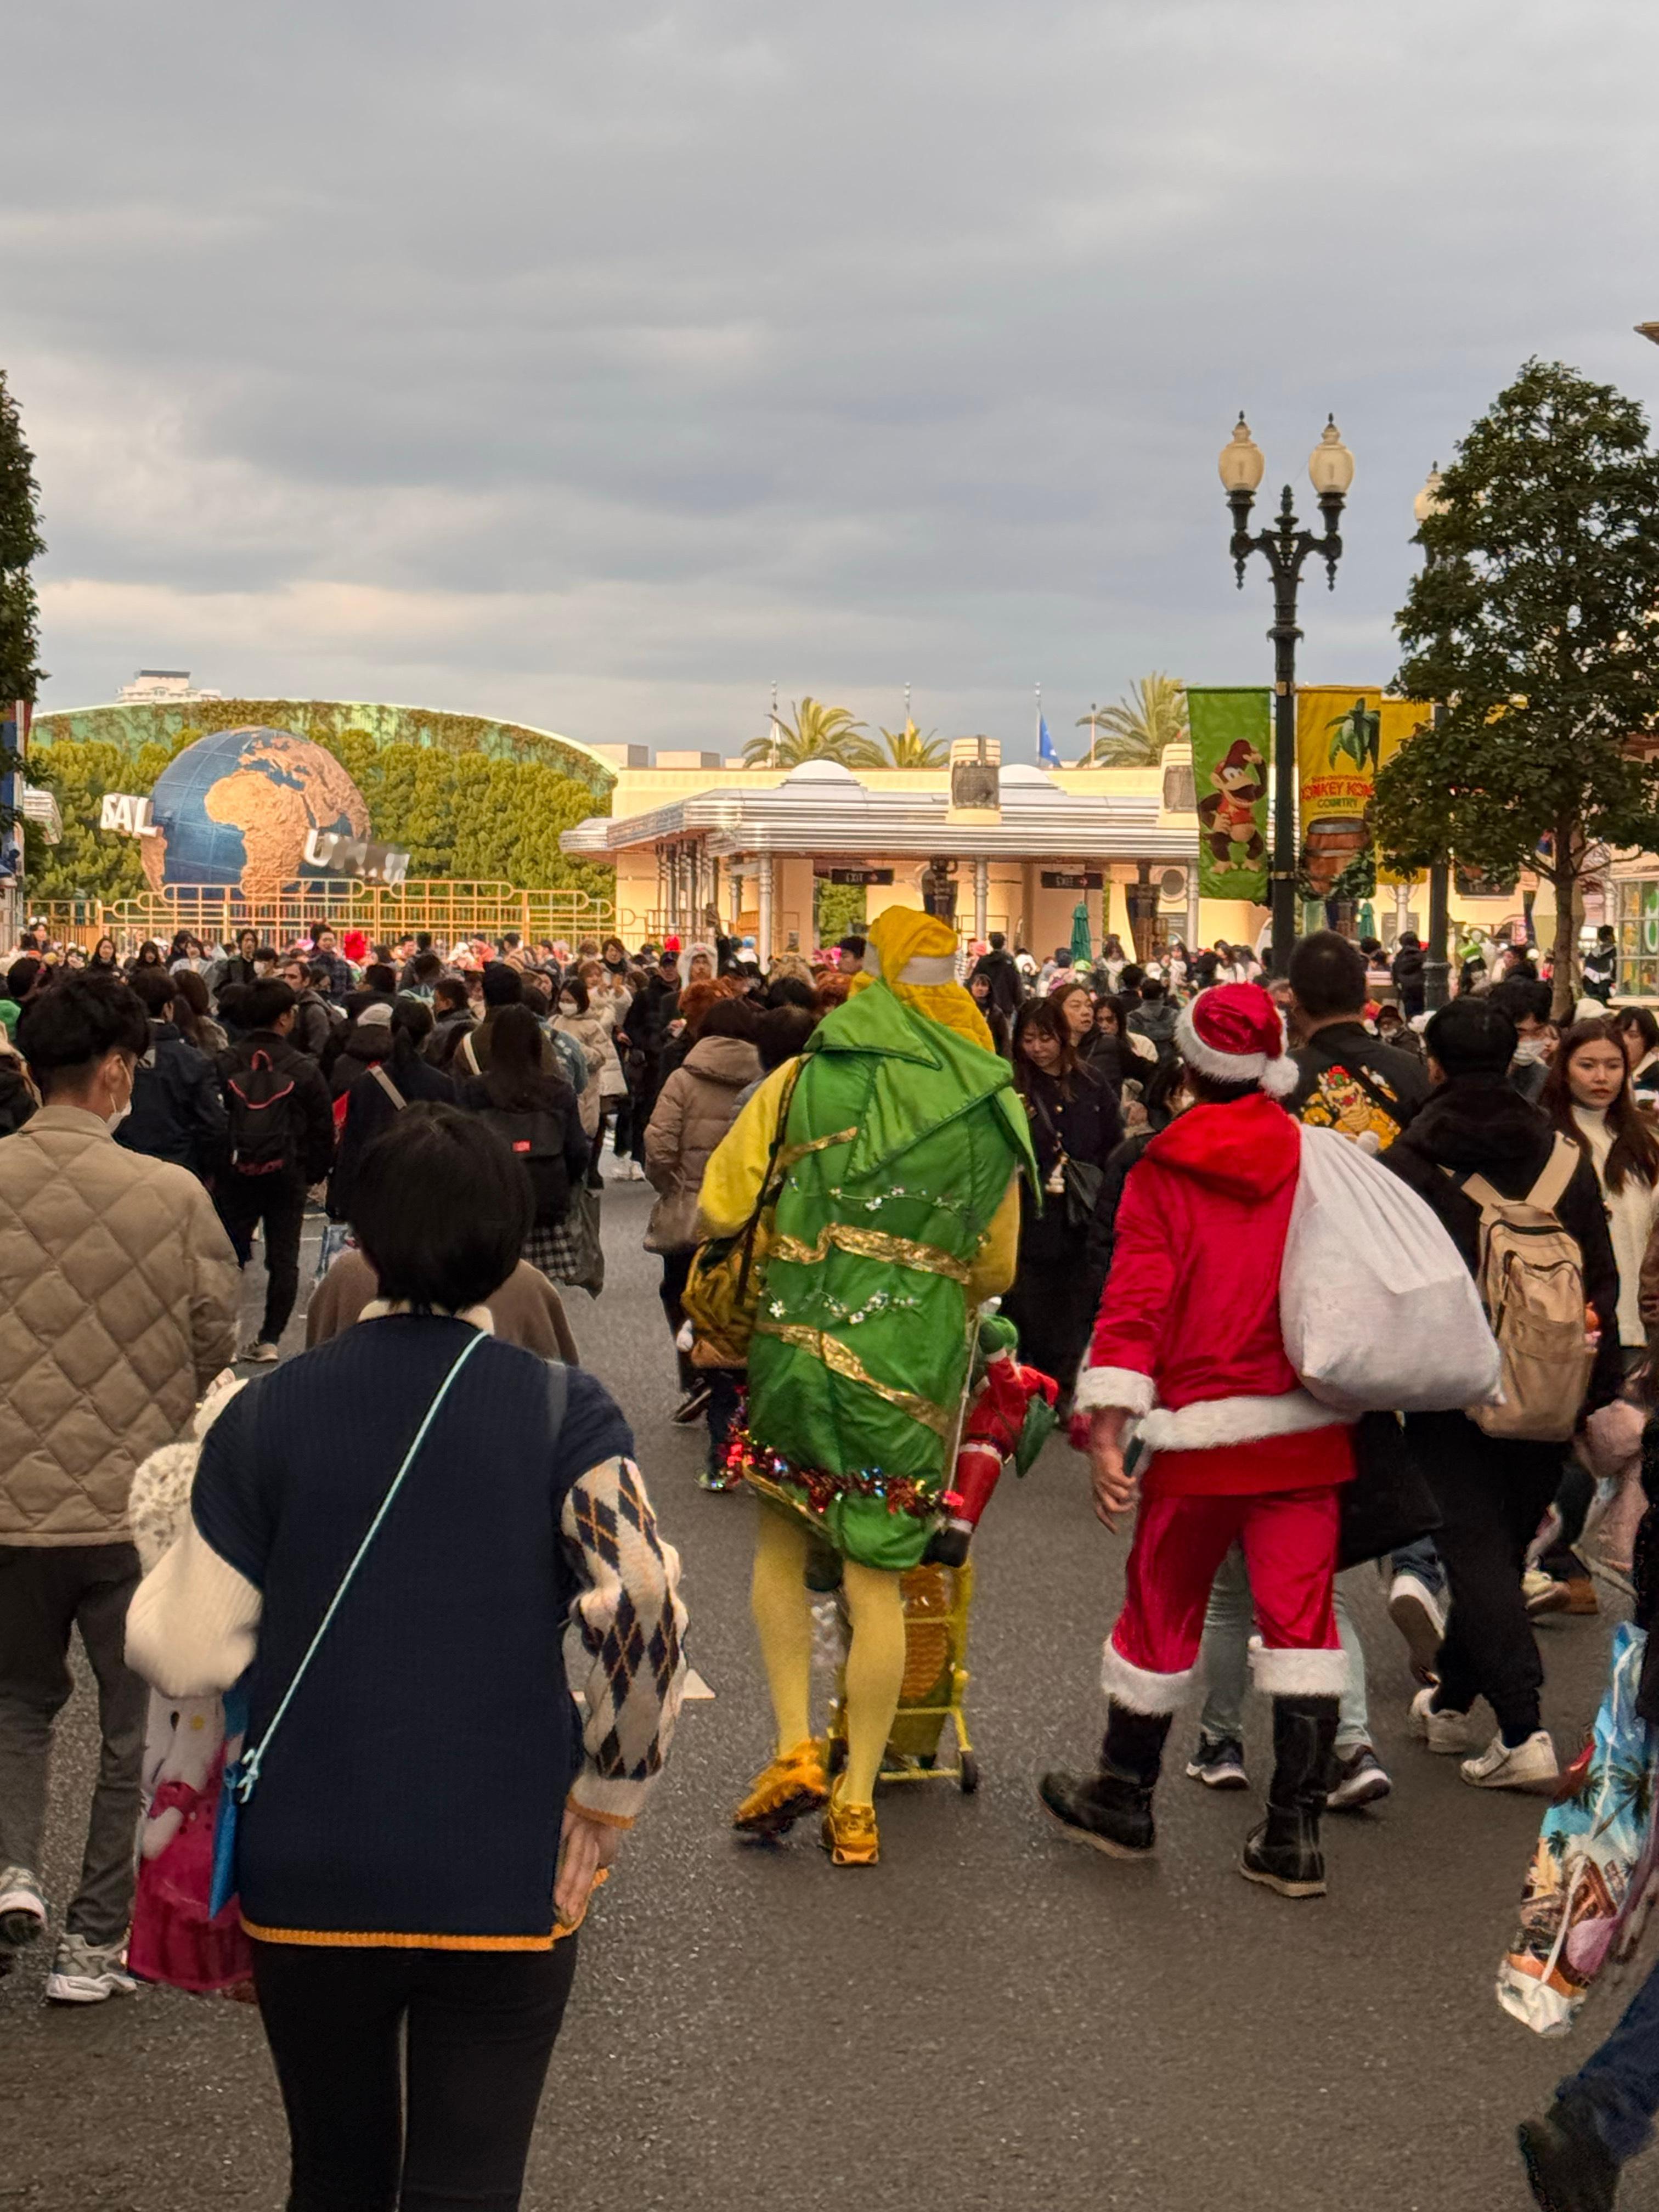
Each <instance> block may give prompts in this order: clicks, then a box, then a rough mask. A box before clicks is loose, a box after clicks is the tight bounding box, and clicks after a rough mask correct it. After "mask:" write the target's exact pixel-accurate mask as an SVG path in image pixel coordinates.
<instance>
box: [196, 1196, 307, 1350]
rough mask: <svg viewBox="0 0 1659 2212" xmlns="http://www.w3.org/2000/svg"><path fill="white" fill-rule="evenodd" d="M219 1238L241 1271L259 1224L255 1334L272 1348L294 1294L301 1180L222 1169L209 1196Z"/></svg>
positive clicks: (285, 1323) (297, 1280)
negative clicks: (260, 1287)
mask: <svg viewBox="0 0 1659 2212" xmlns="http://www.w3.org/2000/svg"><path fill="white" fill-rule="evenodd" d="M214 1203H215V1204H216V1206H217V1207H218V1209H219V1218H220V1220H221V1221H222V1222H223V1223H224V1225H225V1234H226V1235H227V1236H228V1237H229V1239H230V1241H231V1243H232V1244H233V1245H234V1247H235V1249H236V1263H237V1265H238V1267H246V1265H247V1263H248V1260H249V1257H250V1255H252V1250H253V1230H254V1225H255V1224H256V1223H263V1224H264V1232H265V1319H264V1328H261V1330H260V1331H259V1334H260V1337H261V1339H262V1340H263V1341H264V1343H266V1344H276V1343H279V1342H280V1341H281V1340H282V1334H283V1330H284V1329H285V1328H287V1327H288V1324H289V1316H290V1315H291V1314H292V1313H293V1311H294V1301H295V1298H296V1297H298V1296H299V1294H300V1229H301V1224H302V1222H303V1221H304V1219H305V1211H306V1185H305V1179H304V1177H303V1176H300V1175H298V1174H292V1173H281V1172H279V1173H278V1174H276V1175H264V1176H239V1175H238V1174H237V1173H236V1171H235V1170H234V1168H227V1169H226V1170H225V1171H224V1173H223V1174H222V1176H220V1178H219V1188H218V1189H217V1190H216V1192H215V1193H214Z"/></svg>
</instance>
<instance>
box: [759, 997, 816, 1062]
mask: <svg viewBox="0 0 1659 2212" xmlns="http://www.w3.org/2000/svg"><path fill="white" fill-rule="evenodd" d="M817 1025H818V1023H817V1015H816V1014H813V1013H810V1012H808V1011H807V1009H806V1008H805V1006H772V1007H770V1008H769V1010H768V1011H767V1012H765V1013H763V1015H762V1016H761V1018H760V1022H759V1024H758V1025H757V1029H756V1031H755V1045H756V1048H757V1051H758V1052H759V1054H760V1064H761V1066H763V1068H764V1069H765V1071H766V1073H768V1074H770V1073H772V1070H773V1069H774V1068H775V1067H781V1066H783V1063H784V1061H785V1060H793V1059H794V1057H795V1055H796V1054H797V1053H799V1052H801V1051H804V1050H805V1045H806V1040H807V1038H808V1037H810V1036H811V1034H812V1032H813V1030H815V1029H816V1028H817Z"/></svg>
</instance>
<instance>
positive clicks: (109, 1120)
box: [104, 1075, 134, 1133]
mask: <svg viewBox="0 0 1659 2212" xmlns="http://www.w3.org/2000/svg"><path fill="white" fill-rule="evenodd" d="M133 1081H134V1079H133V1077H131V1075H130V1076H128V1078H127V1097H126V1103H125V1105H124V1106H118V1107H117V1108H116V1109H115V1111H114V1112H113V1113H112V1114H106V1115H105V1116H104V1127H106V1129H108V1130H109V1131H110V1132H111V1133H113V1132H114V1131H115V1130H117V1129H118V1128H119V1127H120V1126H121V1124H122V1122H123V1121H125V1120H126V1118H127V1115H129V1114H131V1111H132V1085H133Z"/></svg>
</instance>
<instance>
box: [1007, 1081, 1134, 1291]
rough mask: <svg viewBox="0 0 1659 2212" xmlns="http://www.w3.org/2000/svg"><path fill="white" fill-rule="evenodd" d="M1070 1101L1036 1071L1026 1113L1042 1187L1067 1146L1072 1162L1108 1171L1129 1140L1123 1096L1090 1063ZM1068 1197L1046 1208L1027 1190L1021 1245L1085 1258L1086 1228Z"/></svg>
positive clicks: (1052, 1199) (1047, 1201)
mask: <svg viewBox="0 0 1659 2212" xmlns="http://www.w3.org/2000/svg"><path fill="white" fill-rule="evenodd" d="M1071 1092H1072V1095H1071V1097H1069V1098H1067V1097H1065V1096H1064V1095H1063V1094H1062V1091H1061V1086H1060V1085H1059V1084H1058V1083H1056V1082H1054V1080H1053V1079H1052V1078H1051V1077H1048V1076H1046V1075H1041V1074H1038V1073H1036V1070H1035V1069H1033V1070H1032V1071H1031V1072H1030V1084H1029V1087H1028V1089H1027V1091H1026V1093H1025V1109H1026V1112H1027V1113H1028V1114H1029V1115H1030V1122H1031V1149H1032V1150H1033V1151H1034V1152H1036V1163H1037V1176H1038V1181H1039V1183H1046V1182H1048V1177H1049V1176H1050V1175H1051V1174H1052V1172H1053V1170H1054V1163H1055V1161H1056V1160H1057V1159H1058V1158H1059V1157H1060V1151H1061V1148H1062V1147H1063V1148H1064V1150H1065V1152H1066V1157H1067V1158H1070V1159H1073V1160H1079V1161H1081V1162H1082V1163H1083V1164H1084V1165H1085V1166H1087V1167H1094V1168H1100V1169H1102V1170H1103V1169H1104V1168H1105V1165H1106V1163H1107V1161H1108V1160H1109V1158H1111V1156H1112V1154H1113V1152H1115V1151H1116V1149H1117V1147H1118V1146H1119V1145H1121V1143H1122V1141H1123V1116H1122V1115H1121V1114H1120V1113H1119V1111H1118V1104H1117V1094H1116V1092H1115V1091H1114V1090H1113V1089H1112V1087H1111V1085H1109V1084H1108V1083H1107V1082H1105V1081H1104V1080H1103V1079H1102V1078H1101V1077H1100V1076H1099V1075H1097V1073H1095V1071H1094V1070H1093V1068H1091V1066H1089V1065H1088V1064H1087V1062H1086V1061H1085V1062H1081V1063H1079V1066H1078V1067H1077V1068H1076V1069H1075V1070H1074V1071H1073V1075H1072V1079H1071ZM1086 1236H1087V1227H1086V1225H1085V1226H1084V1227H1081V1228H1075V1229H1074V1228H1073V1227H1071V1226H1070V1225H1068V1224H1067V1222H1066V1201H1065V1199H1064V1198H1063V1197H1060V1196H1056V1195H1055V1194H1053V1193H1049V1194H1047V1195H1046V1196H1045V1198H1044V1202H1043V1204H1042V1207H1041V1208H1039V1207H1038V1205H1037V1200H1036V1193H1035V1192H1033V1191H1031V1190H1030V1189H1029V1188H1024V1186H1022V1192H1021V1199H1020V1240H1021V1245H1022V1248H1024V1245H1025V1243H1027V1242H1028V1241H1029V1242H1030V1243H1031V1244H1032V1246H1033V1249H1036V1248H1038V1247H1040V1248H1041V1249H1042V1250H1044V1251H1051V1250H1052V1251H1054V1252H1056V1253H1057V1252H1058V1251H1060V1250H1062V1249H1064V1250H1066V1251H1075V1252H1077V1253H1078V1254H1079V1255H1081V1253H1082V1250H1083V1246H1084V1243H1085V1237H1086Z"/></svg>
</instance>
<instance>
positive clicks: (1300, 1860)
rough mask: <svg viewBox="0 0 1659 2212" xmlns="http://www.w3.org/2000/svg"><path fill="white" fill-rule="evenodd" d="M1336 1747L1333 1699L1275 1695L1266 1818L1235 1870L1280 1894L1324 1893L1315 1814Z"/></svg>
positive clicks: (1321, 1802)
mask: <svg viewBox="0 0 1659 2212" xmlns="http://www.w3.org/2000/svg"><path fill="white" fill-rule="evenodd" d="M1335 1747H1336V1699H1334V1698H1275V1699H1273V1780H1272V1782H1271V1783H1270V1784H1268V1786H1267V1819H1266V1820H1264V1821H1263V1822H1262V1823H1261V1826H1260V1827H1259V1828H1255V1829H1253V1830H1252V1831H1251V1832H1250V1834H1249V1838H1247V1839H1246V1842H1245V1844H1244V1855H1243V1857H1242V1858H1241V1859H1240V1861H1239V1863H1238V1870H1239V1872H1240V1873H1241V1874H1242V1875H1243V1876H1244V1878H1245V1879H1246V1881H1260V1882H1265V1883H1266V1884H1267V1887H1268V1888H1269V1889H1276V1890H1277V1891H1278V1892H1279V1895H1280V1896H1281V1897H1323V1895H1324V1894H1325V1860H1324V1855H1323V1853H1322V1851H1321V1850H1320V1848H1319V1816H1320V1814H1322V1812H1323V1811H1324V1809H1325V1787H1326V1783H1327V1781H1328V1777H1329V1773H1330V1765H1331V1753H1332V1752H1333V1751H1334V1749H1335Z"/></svg>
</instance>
